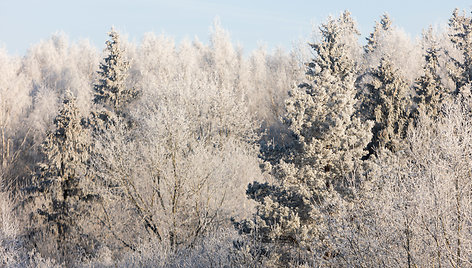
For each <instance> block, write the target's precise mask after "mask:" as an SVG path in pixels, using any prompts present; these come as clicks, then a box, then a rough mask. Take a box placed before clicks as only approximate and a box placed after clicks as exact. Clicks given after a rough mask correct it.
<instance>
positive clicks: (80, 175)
mask: <svg viewBox="0 0 472 268" xmlns="http://www.w3.org/2000/svg"><path fill="white" fill-rule="evenodd" d="M66 94H68V95H67V96H66V97H65V99H64V101H63V106H62V108H61V110H60V112H59V114H58V115H57V116H56V118H55V119H54V125H55V127H54V129H53V130H52V131H51V132H49V133H48V135H47V137H46V139H45V141H44V142H43V144H42V146H41V151H42V152H43V154H44V156H45V160H44V161H43V162H41V163H38V172H37V175H35V177H34V180H33V185H32V186H30V187H28V188H27V190H26V193H27V194H28V196H29V197H28V199H26V200H25V201H24V203H23V204H22V207H23V208H24V209H25V210H26V211H28V213H29V217H28V219H27V222H28V224H27V228H26V230H25V231H26V232H27V234H28V235H29V236H31V238H32V241H31V242H32V243H33V245H40V246H37V248H36V249H37V250H38V251H39V252H40V253H41V254H42V255H43V256H47V257H52V258H55V259H56V260H58V261H59V262H64V261H65V262H66V263H69V264H70V263H71V262H72V261H73V260H74V259H75V257H72V256H74V255H76V254H77V253H78V252H80V251H81V250H85V247H86V245H87V244H88V243H93V241H92V240H89V241H83V240H81V239H83V237H84V234H83V233H82V232H81V227H80V226H79V222H80V219H81V218H82V217H85V216H86V213H85V212H86V210H85V200H86V199H87V198H88V197H87V196H85V194H84V193H83V192H82V189H81V186H80V184H81V180H84V179H85V174H86V165H85V162H86V161H87V160H88V143H89V137H88V135H87V132H86V131H85V130H84V129H83V127H82V125H81V119H80V114H79V112H78V110H77V107H76V105H75V99H74V98H73V97H71V96H70V92H68V93H66ZM88 238H89V239H91V237H88ZM87 250H90V248H89V249H87Z"/></svg>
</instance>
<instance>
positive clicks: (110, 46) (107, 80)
mask: <svg viewBox="0 0 472 268" xmlns="http://www.w3.org/2000/svg"><path fill="white" fill-rule="evenodd" d="M108 35H109V36H110V38H111V40H108V41H107V42H106V45H107V47H106V53H107V55H106V57H105V58H104V59H103V62H102V63H101V64H100V70H99V71H98V75H99V81H98V83H97V84H96V85H95V86H94V99H93V101H94V103H96V104H99V105H103V106H104V107H106V108H107V109H108V110H110V111H113V112H115V113H121V112H124V111H123V109H124V107H125V106H126V105H127V104H128V103H129V102H131V101H132V100H133V99H135V98H136V96H137V91H136V90H135V89H134V88H128V87H126V83H125V80H126V77H127V75H128V69H129V62H128V61H127V60H126V59H125V56H124V52H123V50H122V48H121V46H120V44H121V43H120V36H119V34H118V32H117V31H115V29H114V28H112V29H111V31H110V32H109V33H108Z"/></svg>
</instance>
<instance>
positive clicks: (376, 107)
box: [0, 10, 472, 267]
mask: <svg viewBox="0 0 472 268" xmlns="http://www.w3.org/2000/svg"><path fill="white" fill-rule="evenodd" d="M471 27H472V18H471V17H468V16H466V15H465V14H463V13H460V12H459V11H457V10H456V11H455V12H454V13H453V16H452V18H451V19H450V23H449V28H448V29H447V30H446V31H444V32H441V33H437V32H434V31H433V30H431V29H429V30H428V31H425V33H424V36H423V39H422V40H421V42H418V43H414V42H411V41H410V40H409V39H408V37H407V36H406V35H405V34H404V33H403V32H402V31H401V30H400V29H398V28H396V27H395V26H393V24H392V21H391V20H390V18H389V17H388V16H387V15H384V16H382V18H381V21H380V22H379V23H377V24H376V25H375V27H374V31H373V32H372V33H371V34H370V36H369V37H368V38H367V43H366V45H364V47H361V46H360V45H359V44H358V35H359V33H358V31H357V29H356V25H355V21H354V20H353V19H352V17H351V15H350V14H349V12H344V13H343V14H342V15H341V16H339V17H338V18H329V19H328V20H327V22H326V23H324V24H322V25H321V26H320V33H319V38H318V39H316V40H314V42H313V43H311V44H310V48H311V52H312V54H311V55H310V56H309V57H311V59H310V58H308V57H307V54H306V51H307V50H304V49H294V52H292V53H288V54H287V53H285V52H283V51H282V50H276V51H275V52H274V53H273V54H268V53H267V52H265V50H264V49H263V48H261V49H258V50H256V51H254V52H253V53H252V54H250V56H249V57H245V56H244V55H243V53H242V50H241V49H239V48H237V49H235V48H234V47H233V46H232V44H231V42H230V40H229V36H228V34H227V33H226V32H225V31H224V30H223V29H222V28H221V27H220V26H219V24H218V22H216V23H215V26H214V29H213V32H212V34H211V39H210V45H209V46H206V45H203V44H202V43H200V42H199V41H198V40H196V41H194V42H193V43H190V42H183V43H182V44H181V45H180V46H179V47H177V48H176V47H175V45H174V43H173V41H172V40H171V39H168V38H166V37H164V36H160V37H156V36H154V35H152V34H149V35H147V36H145V37H144V39H143V41H142V43H141V44H140V45H139V46H135V45H134V44H130V43H127V42H123V40H121V39H120V36H119V34H118V33H117V32H116V31H115V30H113V29H112V30H111V32H110V33H109V36H110V40H109V41H107V43H106V45H107V47H106V49H105V56H104V58H103V59H102V60H101V62H100V63H99V60H98V53H96V52H95V51H94V50H93V48H91V47H90V46H89V45H87V43H81V44H79V45H72V46H69V45H68V44H67V43H66V39H64V38H63V37H61V36H55V37H53V38H51V39H50V40H48V41H46V42H42V43H41V44H39V45H37V46H35V47H33V48H31V49H30V51H29V52H28V54H27V55H26V56H24V57H23V58H14V57H11V56H8V55H7V54H6V52H1V53H0V57H1V63H2V64H1V65H0V68H2V73H4V74H5V75H2V78H3V79H2V80H0V97H1V100H0V101H2V103H1V106H0V108H1V109H0V130H1V135H2V144H1V148H0V149H1V152H2V154H1V160H2V169H1V173H0V175H1V179H2V180H1V182H2V185H1V186H2V191H1V194H2V195H1V196H0V198H2V200H3V201H4V202H3V204H4V205H2V207H1V209H2V218H1V219H2V221H1V232H0V235H1V237H2V249H3V250H2V253H0V254H3V255H2V256H4V258H3V259H4V260H5V261H4V264H5V265H23V266H24V265H40V264H46V265H51V266H52V265H55V264H57V265H67V266H81V265H103V266H109V265H122V266H130V265H135V266H146V265H151V266H156V265H161V266H167V265H170V266H205V267H206V266H215V265H216V266H224V265H229V266H242V267H248V266H287V267H292V266H362V267H364V266H365V267H371V266H408V267H414V266H428V265H430V264H431V263H434V265H436V266H452V267H461V266H468V265H470V262H471V261H472V260H471V259H470V256H472V254H471V252H470V248H471V244H470V241H469V239H468V237H470V235H471V234H470V227H471V226H470V215H472V214H471V213H472V211H471V209H472V207H470V204H471V202H470V201H471V196H470V192H471V191H470V189H469V188H470V182H469V180H470V178H469V177H470V175H469V174H470V172H471V168H470V163H471V162H470V161H471V160H470V159H469V158H470V155H471V154H470V152H469V147H470V145H471V144H472V143H471V142H470V141H469V136H470V135H469V134H470V133H469V132H470V127H469V126H470V124H471V122H470V118H471V117H470V116H471V109H470V107H471V105H472V103H471V90H472V88H471V84H470V80H471V79H472V75H471V73H472V72H471V70H470V59H471V58H472V56H471V47H472V45H471V41H470V40H471V37H470V35H471V33H470V28H471ZM304 63H306V64H304ZM97 65H98V66H99V68H98V71H96V67H95V66H97ZM289 89H290V90H289ZM288 90H289V91H288ZM287 91H288V93H287ZM51 123H53V124H51ZM248 185H249V186H248ZM246 195H247V197H246ZM15 226H16V228H15Z"/></svg>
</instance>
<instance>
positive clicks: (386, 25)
mask: <svg viewBox="0 0 472 268" xmlns="http://www.w3.org/2000/svg"><path fill="white" fill-rule="evenodd" d="M391 27H392V20H391V19H390V17H389V16H388V15H387V14H384V15H383V16H382V18H381V20H380V23H379V22H375V27H374V31H373V32H372V33H370V35H369V37H367V38H366V39H367V44H366V45H365V46H364V52H365V53H366V54H369V53H372V52H374V51H375V49H377V46H378V45H379V41H380V40H381V39H382V38H384V35H385V34H386V32H388V31H389V30H391Z"/></svg>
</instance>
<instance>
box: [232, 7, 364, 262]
mask: <svg viewBox="0 0 472 268" xmlns="http://www.w3.org/2000/svg"><path fill="white" fill-rule="evenodd" d="M320 30H321V33H322V40H321V42H320V43H316V44H313V45H312V47H313V49H314V51H315V53H316V55H315V58H314V59H313V61H312V62H310V63H309V64H308V71H307V79H308V81H307V83H304V84H302V85H301V86H300V87H299V88H294V89H293V90H292V91H291V94H290V97H289V98H288V100H287V102H286V113H285V115H284V120H285V124H287V125H288V127H289V129H290V130H291V131H292V132H293V134H294V135H295V137H296V141H297V142H296V144H295V145H294V146H293V148H290V149H289V150H288V151H287V152H286V153H285V155H283V156H282V157H281V159H280V161H279V162H278V163H276V164H275V165H274V166H273V167H272V174H273V175H274V177H275V179H276V183H274V184H272V185H271V184H267V183H265V184H261V183H258V182H255V183H254V184H250V185H249V188H248V190H247V193H248V195H249V197H250V198H252V199H254V200H256V201H257V202H259V206H258V210H257V214H256V218H255V220H254V222H248V221H246V222H243V223H240V224H238V225H239V227H240V228H241V229H242V231H245V232H249V231H253V232H256V234H257V235H258V236H259V237H260V239H261V241H262V242H264V243H274V245H275V246H276V247H275V248H271V249H270V255H271V257H272V258H273V259H275V260H276V262H280V263H284V262H287V261H290V262H293V263H294V264H295V263H303V262H305V261H307V260H306V259H305V258H308V260H310V259H311V258H309V257H308V255H306V256H305V255H299V257H295V256H297V254H298V253H295V252H300V250H301V251H303V252H306V253H308V252H313V254H315V255H319V256H322V255H324V254H328V255H330V254H334V251H335V249H334V248H333V246H334V245H331V244H330V243H329V242H328V240H327V239H326V235H327V232H328V229H329V226H328V225H329V222H330V221H331V220H333V219H334V218H335V217H336V216H335V215H336V214H337V207H338V206H339V204H340V203H342V202H344V201H343V198H344V197H346V198H347V197H348V196H350V194H351V193H352V192H351V191H350V188H351V187H353V186H354V184H355V183H356V180H357V178H358V176H359V175H360V174H361V171H360V170H362V163H361V158H362V156H363V155H365V154H366V152H365V151H364V148H365V147H366V145H367V143H368V142H369V140H370V127H371V124H370V123H363V122H361V121H360V120H359V119H357V118H355V117H353V114H354V112H355V110H354V104H355V101H356V99H355V94H356V90H355V87H354V80H355V76H354V73H355V68H354V66H355V64H354V62H353V60H352V59H351V58H350V54H348V53H347V49H349V47H350V46H353V44H349V45H348V44H346V43H344V42H345V40H353V39H354V38H348V37H347V36H346V35H356V33H357V31H355V28H354V26H353V21H352V19H351V18H350V15H349V13H344V14H343V15H342V16H341V17H340V18H338V19H329V20H328V22H327V23H325V24H323V25H322V26H321V27H320ZM269 166H270V164H269ZM328 215H331V216H328ZM331 217H333V218H332V219H331V220H329V219H328V218H331ZM251 229H252V230H251ZM297 248H298V250H297ZM292 250H294V251H293V253H292ZM291 254H294V255H291Z"/></svg>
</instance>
